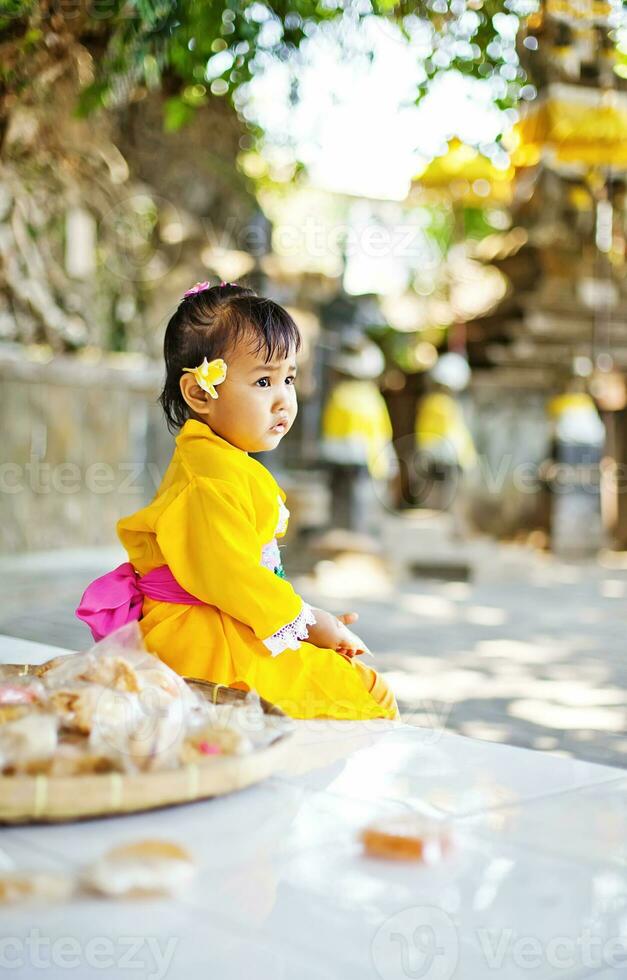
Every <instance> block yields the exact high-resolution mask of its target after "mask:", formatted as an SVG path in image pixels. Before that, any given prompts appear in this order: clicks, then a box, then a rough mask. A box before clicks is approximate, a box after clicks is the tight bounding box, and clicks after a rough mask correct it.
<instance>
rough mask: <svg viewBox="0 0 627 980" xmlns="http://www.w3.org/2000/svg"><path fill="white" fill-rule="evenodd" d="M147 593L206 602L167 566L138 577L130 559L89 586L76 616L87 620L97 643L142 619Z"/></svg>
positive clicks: (192, 603) (165, 599) (170, 599)
mask: <svg viewBox="0 0 627 980" xmlns="http://www.w3.org/2000/svg"><path fill="white" fill-rule="evenodd" d="M144 596H148V598H149V599H157V600H158V601H159V602H176V603H181V604H183V605H186V606H204V605H206V603H204V602H203V601H202V599H197V598H196V596H193V595H191V593H189V592H186V591H185V589H184V588H183V587H182V586H180V585H179V584H178V582H177V581H176V579H175V578H174V576H173V574H172V572H171V571H170V569H169V568H168V566H167V565H160V566H159V568H153V570H152V571H151V572H148V573H147V574H146V575H142V576H139V575H138V574H137V572H136V571H135V569H134V568H133V566H132V565H131V563H130V562H129V561H127V562H124V564H123V565H118V567H117V568H114V569H113V571H112V572H107V574H106V575H101V576H100V578H96V579H94V581H93V582H91V583H90V584H89V585H88V586H87V588H86V589H85V591H84V593H83V597H82V599H81V601H80V603H79V605H78V608H77V610H76V615H77V617H78V618H79V619H82V620H83V622H84V623H87V625H88V626H89V628H90V630H91V633H92V636H93V638H94V640H95V641H96V643H98V641H99V640H102V639H103V638H104V637H105V636H108V635H109V633H113V631H114V630H117V629H119V627H120V626H124V625H125V624H126V623H131V622H132V621H133V620H138V619H141V615H142V604H143V601H144Z"/></svg>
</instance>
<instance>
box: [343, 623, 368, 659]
mask: <svg viewBox="0 0 627 980" xmlns="http://www.w3.org/2000/svg"><path fill="white" fill-rule="evenodd" d="M353 615H355V617H356V614H353ZM335 650H336V652H337V653H339V654H340V656H341V657H344V659H345V660H352V659H353V657H358V656H360V655H361V654H364V653H368V654H370V656H372V654H371V653H370V650H369V649H368V647H367V646H366V644H365V643H364V641H363V640H362V639H361V638H360V637H359V636H357V634H356V633H353V631H352V630H349V629H347V628H346V627H345V626H342V627H340V642H339V643H338V645H337V646H336V648H335Z"/></svg>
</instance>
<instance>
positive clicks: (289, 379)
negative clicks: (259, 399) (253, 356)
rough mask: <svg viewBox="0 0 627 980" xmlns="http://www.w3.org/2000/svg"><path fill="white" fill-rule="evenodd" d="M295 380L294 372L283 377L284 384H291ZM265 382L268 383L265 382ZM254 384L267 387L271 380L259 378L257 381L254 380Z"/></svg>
mask: <svg viewBox="0 0 627 980" xmlns="http://www.w3.org/2000/svg"><path fill="white" fill-rule="evenodd" d="M295 381H296V375H295V374H288V376H287V378H286V379H285V383H286V384H291V385H293V384H294V382H295ZM266 382H268V383H267V384H266ZM255 384H256V385H259V387H260V388H267V387H268V386H269V385H270V384H271V380H270V378H259V380H258V381H255Z"/></svg>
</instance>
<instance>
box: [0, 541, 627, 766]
mask: <svg viewBox="0 0 627 980" xmlns="http://www.w3.org/2000/svg"><path fill="white" fill-rule="evenodd" d="M294 548H295V545H293V544H292V545H291V549H292V550H293V549H294ZM289 550H290V549H289V548H287V549H286V552H285V557H286V562H285V563H286V569H287V572H288V575H289V574H290V568H291V570H292V572H291V573H292V580H293V581H294V584H295V586H296V587H297V588H298V589H299V591H301V592H302V594H303V595H305V597H306V598H307V599H308V601H310V602H311V603H313V604H315V605H320V606H322V607H326V608H328V609H330V610H331V611H334V612H342V611H345V610H346V611H348V610H356V611H357V612H359V614H360V617H361V618H360V621H359V623H358V624H357V625H356V627H355V628H356V630H357V632H359V633H360V634H361V635H362V637H363V638H364V640H366V642H367V643H368V644H369V646H370V647H371V649H372V650H373V651H375V653H376V661H375V666H377V667H378V668H379V669H381V670H383V671H384V672H385V673H386V675H387V677H388V679H389V681H390V682H391V684H392V686H393V687H394V689H395V691H396V693H397V696H398V699H399V704H400V707H401V711H402V713H403V715H404V717H405V720H413V721H415V723H416V724H417V725H428V726H430V727H435V728H438V727H442V728H445V729H447V730H450V731H456V732H460V733H462V734H464V735H471V736H473V737H476V738H483V739H488V740H494V741H501V742H506V743H509V744H512V745H520V746H527V747H530V748H536V749H542V750H548V751H551V752H560V753H562V754H566V755H570V756H575V757H578V758H581V759H586V760H590V761H595V762H600V763H605V764H608V765H622V766H624V765H625V764H626V760H627V707H626V698H625V691H626V689H627V556H616V555H609V556H607V557H606V558H605V559H602V560H601V562H599V563H597V564H592V563H590V564H564V563H560V562H557V561H554V560H553V559H551V558H550V557H545V556H542V555H537V554H535V553H533V552H528V551H526V550H523V549H519V548H514V547H509V546H503V545H492V544H486V543H485V542H483V543H482V545H481V547H479V548H478V549H476V553H475V558H474V560H473V561H471V564H472V565H473V569H474V570H473V574H472V577H471V580H470V581H468V582H459V581H452V582H443V581H430V580H426V579H417V578H410V577H405V578H404V579H403V580H400V581H399V580H398V578H395V577H394V576H391V575H390V574H389V573H388V571H387V570H386V569H385V568H384V566H383V565H382V563H381V562H379V561H378V560H377V559H375V558H363V557H360V558H358V557H356V556H349V555H346V556H344V557H342V558H340V559H337V560H336V561H322V562H318V563H317V564H316V565H315V566H314V567H313V569H312V570H311V571H310V572H309V574H304V573H302V572H301V573H300V574H298V573H297V572H296V562H295V561H294V563H293V564H292V565H291V566H290V559H289V555H288V552H289ZM297 557H298V556H297ZM300 557H301V558H302V555H301V556H300ZM121 560H123V556H121V555H120V553H119V552H118V551H116V550H114V549H111V550H110V551H95V552H63V553H57V554H51V555H47V556H23V557H21V558H17V559H0V596H1V597H2V598H1V599H0V633H6V634H9V635H11V636H19V637H22V638H24V639H32V640H39V641H44V642H47V643H52V644H57V645H59V646H65V647H70V648H80V647H85V646H86V644H87V641H88V639H89V637H88V633H87V631H86V629H85V628H84V627H83V626H82V624H80V623H79V622H77V621H76V620H75V619H74V617H73V609H74V606H75V605H76V602H77V600H78V598H79V597H80V594H81V591H82V589H83V588H84V586H85V584H86V583H87V582H88V581H89V580H90V579H91V578H93V577H94V576H96V575H98V574H101V573H102V572H103V571H105V570H107V569H108V568H111V567H113V565H115V564H117V563H118V562H119V561H121ZM306 564H307V563H304V562H299V566H300V568H301V569H303V568H304V567H306ZM309 564H310V565H311V564H312V563H311V562H310V563H309Z"/></svg>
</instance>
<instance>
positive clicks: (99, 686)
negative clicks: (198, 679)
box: [0, 623, 289, 776]
mask: <svg viewBox="0 0 627 980" xmlns="http://www.w3.org/2000/svg"><path fill="white" fill-rule="evenodd" d="M199 690H203V691H204V692H206V693H208V694H209V696H210V697H214V696H215V694H216V689H215V688H214V687H213V686H212V685H207V687H206V689H204V688H202V686H200V687H198V688H196V689H194V687H193V686H190V685H189V684H187V683H186V682H185V681H184V680H183V678H182V677H180V676H179V675H178V674H177V673H176V672H175V671H173V670H172V669H171V668H170V667H168V666H167V664H165V663H163V661H161V660H160V659H159V658H158V657H156V656H154V655H153V654H151V653H149V652H148V651H147V650H146V649H145V648H144V646H143V638H142V636H141V631H140V629H139V626H138V624H137V623H133V624H129V625H128V626H124V627H122V628H121V629H120V630H118V631H116V633H112V634H111V635H110V636H108V637H106V638H105V639H104V640H102V641H101V642H100V643H97V644H96V645H95V646H94V647H92V648H91V649H90V650H88V651H87V652H86V653H74V654H67V655H63V656H59V657H54V658H53V659H52V660H49V661H48V662H47V663H45V664H42V665H40V667H38V668H36V674H35V673H30V674H28V673H27V672H26V671H21V672H20V673H17V672H16V671H15V670H13V671H12V672H8V673H7V674H6V676H5V677H4V678H3V677H2V675H1V674H0V771H4V773H5V774H21V775H38V774H41V775H46V776H66V775H81V774H86V773H100V772H120V773H139V772H152V771H157V770H168V769H177V768H179V767H180V766H181V765H185V764H188V763H190V762H193V763H203V762H206V763H210V762H211V760H212V759H214V758H215V757H217V756H223V755H228V756H241V755H245V754H247V753H250V752H253V751H255V750H257V749H261V748H264V747H266V746H267V745H269V744H271V743H272V742H273V741H274V740H275V739H276V737H277V734H280V733H281V730H282V729H284V728H285V727H286V726H287V725H289V722H287V720H286V719H285V718H282V717H274V716H268V715H266V714H265V713H264V711H263V708H262V705H261V702H260V699H259V697H258V695H257V694H255V692H250V691H249V692H248V693H247V694H246V696H245V698H242V699H241V700H239V701H238V702H237V704H233V703H228V704H214V703H211V702H210V701H208V700H207V698H206V696H204V697H203V695H202V694H201V693H199ZM37 715H39V716H40V717H39V718H37V717H36V716H37ZM31 716H32V717H31ZM42 717H43V719H44V720H42ZM57 733H58V736H57Z"/></svg>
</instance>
